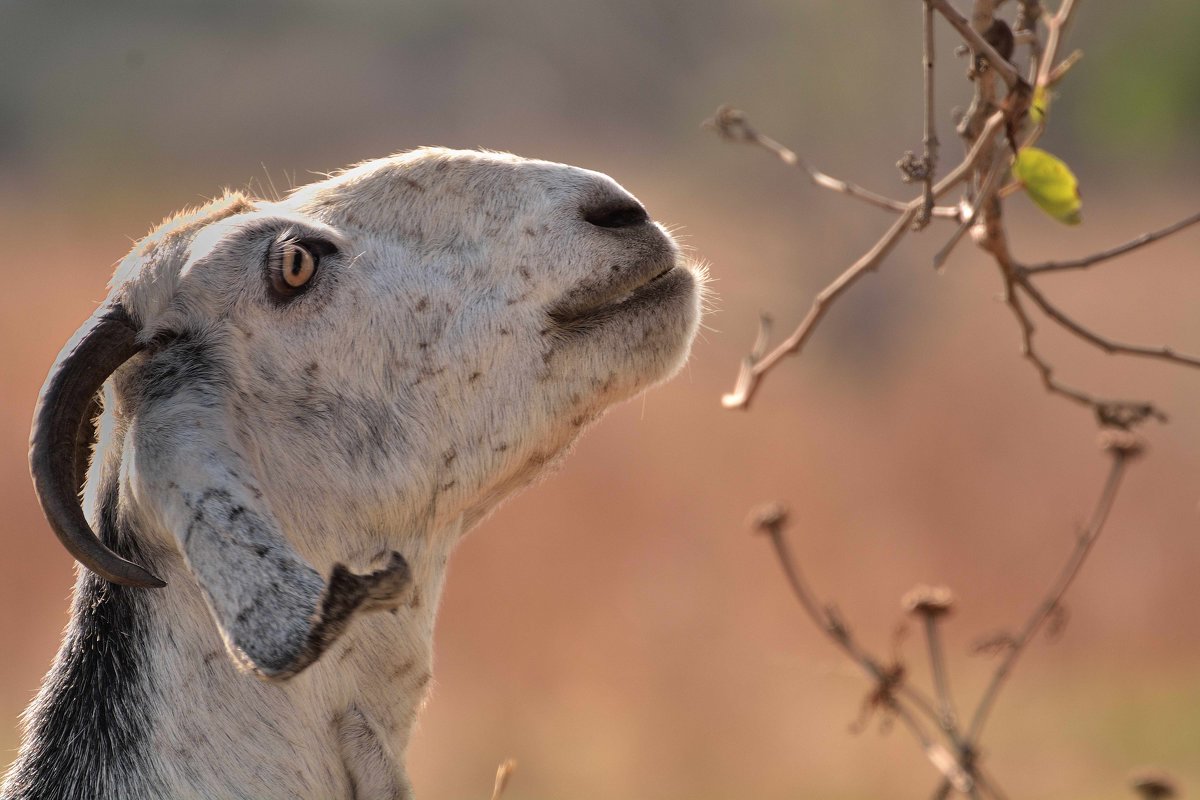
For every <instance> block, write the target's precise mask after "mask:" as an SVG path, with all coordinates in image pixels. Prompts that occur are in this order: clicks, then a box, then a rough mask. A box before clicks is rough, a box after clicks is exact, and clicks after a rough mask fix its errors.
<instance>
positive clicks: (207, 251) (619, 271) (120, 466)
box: [4, 149, 700, 800]
mask: <svg viewBox="0 0 1200 800" xmlns="http://www.w3.org/2000/svg"><path fill="white" fill-rule="evenodd" d="M632 202H633V201H632V198H631V197H630V196H629V195H628V193H626V192H625V191H624V190H623V189H622V188H621V187H619V186H618V185H617V184H616V183H614V182H613V181H612V180H611V179H610V178H608V177H606V176H604V175H601V174H598V173H595V172H589V171H587V170H582V169H577V168H573V167H568V166H565V165H561V164H552V163H547V162H542V161H531V160H525V159H521V158H517V157H515V156H510V155H502V154H495V153H479V152H466V151H448V150H441V149H424V150H419V151H414V152H411V153H407V154H403V155H399V156H395V157H392V158H387V159H380V160H377V161H371V162H367V163H365V164H362V165H359V166H357V167H354V168H352V169H349V170H347V171H345V172H342V173H339V174H337V175H334V176H332V177H330V178H328V179H327V180H323V181H320V182H318V183H314V184H311V185H309V186H306V187H303V188H301V189H299V190H297V191H296V192H294V193H293V194H292V195H290V196H289V197H287V198H286V199H284V200H282V201H279V202H262V201H253V202H246V201H239V200H237V199H236V198H234V199H229V200H226V201H225V202H224V203H217V204H215V205H214V206H213V207H211V208H209V209H206V210H204V211H202V212H201V213H200V214H199V215H198V216H194V217H190V218H185V219H182V220H177V221H174V222H170V223H168V224H167V225H166V226H164V228H162V229H160V231H159V232H158V233H156V234H154V235H153V236H151V237H148V238H147V240H145V241H144V242H143V243H141V244H140V245H139V247H138V248H136V249H135V250H134V252H133V253H131V254H130V256H129V257H128V258H127V259H125V261H124V262H123V263H122V264H121V266H120V267H119V269H118V271H117V274H116V276H114V280H113V284H112V293H111V295H110V299H112V300H114V301H118V302H120V303H121V304H123V305H124V307H125V308H126V309H128V310H129V312H130V314H131V316H132V317H133V318H134V319H135V320H136V321H137V322H138V323H139V324H140V325H141V329H142V333H141V337H142V339H143V340H144V341H146V342H152V341H153V342H163V341H166V342H170V344H167V345H166V346H165V347H163V348H162V349H161V350H154V349H153V348H152V350H151V352H150V353H149V354H148V355H146V356H139V357H137V358H135V359H134V360H133V361H131V362H129V363H128V364H127V365H126V366H125V367H123V368H122V369H121V370H119V371H118V373H117V374H116V375H115V376H114V380H113V381H111V382H110V383H109V385H108V388H107V393H106V404H105V406H106V411H105V418H104V421H103V424H102V426H101V429H102V430H101V440H100V444H99V446H98V449H97V452H98V456H97V458H96V459H95V463H94V464H93V469H92V474H91V480H90V482H89V498H88V505H89V507H92V509H93V522H94V523H95V515H96V514H98V511H96V510H95V508H96V505H97V503H98V502H99V500H98V499H97V497H96V492H97V489H96V486H97V485H98V484H100V483H101V482H102V478H103V475H104V474H105V472H104V471H105V470H109V471H111V472H110V474H112V475H117V474H119V486H120V503H121V511H122V513H123V514H126V515H128V517H129V519H130V520H131V524H132V525H133V527H134V528H135V529H136V530H137V531H138V534H139V537H141V538H140V539H139V542H140V544H141V546H142V549H143V551H144V552H145V553H146V554H147V558H148V559H149V560H150V561H151V564H152V567H153V569H154V571H155V572H156V573H157V574H159V575H160V576H161V577H163V578H164V579H165V580H166V581H167V583H168V586H167V588H165V589H161V590H137V591H140V592H144V593H145V594H144V597H145V598H147V600H146V602H147V603H149V604H150V608H151V609H152V611H153V613H152V614H149V615H148V619H147V626H148V627H147V632H146V635H145V637H144V645H143V646H144V648H145V650H146V652H145V653H144V663H145V668H144V670H143V671H142V672H141V673H139V674H140V678H139V679H140V681H141V683H140V684H139V687H140V688H139V689H138V691H139V692H141V693H143V694H144V695H145V696H146V698H147V700H146V702H147V703H148V704H149V705H150V708H149V710H148V712H147V719H148V724H147V726H146V730H147V731H148V733H147V736H148V737H149V741H147V742H146V743H145V748H144V749H145V751H146V754H147V755H146V758H147V759H148V761H147V763H146V764H145V765H143V766H141V767H137V768H130V771H127V772H126V773H118V775H117V777H116V778H115V779H114V781H115V788H111V787H110V790H109V796H113V797H125V796H130V797H133V796H139V794H138V792H139V787H142V789H144V787H145V786H148V785H150V784H151V783H152V782H153V783H154V785H156V786H157V787H158V788H157V791H159V792H161V793H162V794H161V796H164V797H252V798H260V799H264V800H265V799H266V798H274V797H279V798H294V797H311V798H333V797H351V796H353V797H357V798H363V799H365V798H376V797H380V798H383V797H388V798H407V797H410V796H411V790H410V789H409V784H408V781H407V778H406V776H405V772H404V767H403V758H404V752H405V749H406V747H407V744H408V738H409V732H410V729H411V727H412V724H413V721H414V719H415V717H416V714H417V712H418V709H419V707H420V705H421V703H422V700H423V698H424V695H425V689H426V684H427V683H428V681H429V676H430V674H431V646H432V637H433V625H434V616H435V611H436V607H437V604H438V599H439V596H440V594H441V588H442V581H443V578H444V575H445V568H446V561H447V558H448V557H449V555H450V552H451V550H452V549H453V547H454V545H455V543H456V542H457V541H458V539H459V538H460V537H461V536H462V535H463V533H464V532H465V531H466V530H467V529H469V528H470V527H472V526H473V525H475V524H476V523H477V522H478V521H479V520H481V519H482V518H483V517H484V516H486V515H487V514H488V513H489V512H490V511H491V510H492V509H493V508H494V507H495V506H496V505H497V504H498V503H499V502H500V501H501V500H503V499H504V498H505V497H506V496H509V495H511V494H512V493H513V492H514V491H516V490H517V489H519V488H521V487H522V486H524V485H527V484H528V483H529V482H531V481H532V480H534V479H535V478H536V477H537V476H538V475H540V474H542V473H543V472H544V471H545V470H546V468H547V467H548V466H549V465H551V464H553V463H554V462H556V461H557V460H558V459H559V458H560V457H561V456H562V455H563V454H564V452H565V451H566V450H567V448H568V447H569V446H570V444H571V443H572V442H573V441H574V439H575V438H576V437H577V436H578V435H579V433H580V432H581V430H582V429H583V428H584V427H586V426H587V425H588V424H589V423H590V422H591V421H593V420H594V419H596V418H597V417H598V416H599V415H600V414H601V413H602V412H603V411H604V410H605V409H606V408H607V407H608V406H610V405H612V404H613V403H615V402H618V401H620V400H623V399H626V398H629V397H631V396H633V395H634V394H636V393H638V392H639V391H641V390H643V389H645V388H646V387H647V386H649V385H651V384H653V383H655V382H658V381H660V380H663V379H665V378H666V377H668V376H670V375H671V374H673V373H674V372H675V371H676V370H677V369H678V368H679V366H680V365H681V364H682V363H683V360H684V359H685V358H686V354H687V351H688V348H689V346H690V343H691V340H692V338H693V336H694V334H695V331H696V326H697V324H698V319H699V283H700V280H699V278H698V276H696V275H694V274H693V273H692V271H691V270H690V268H689V267H688V266H687V265H686V264H684V262H683V260H682V259H681V258H680V257H679V254H678V249H677V248H676V246H675V245H674V243H673V242H672V240H671V239H670V237H669V236H668V235H667V234H666V232H665V231H663V230H662V229H661V227H659V226H657V225H653V224H649V223H647V224H641V225H634V226H629V227H617V228H608V227H597V226H596V225H592V224H589V223H588V222H586V221H585V220H584V219H583V215H584V213H585V212H586V211H587V210H588V209H590V208H596V207H598V206H603V205H604V204H606V203H609V204H611V203H616V204H622V203H624V204H626V205H629V204H630V203H632ZM230 210H235V211H236V213H233V214H229V213H228V212H229V211H230ZM285 230H286V231H290V234H291V235H293V236H309V237H317V238H320V239H322V240H325V241H329V242H330V243H333V244H335V245H336V247H337V251H338V252H337V254H336V255H334V256H331V257H329V258H326V259H324V260H323V261H322V263H321V265H320V267H319V270H318V275H317V279H316V280H315V281H314V283H313V287H312V289H311V291H309V292H308V293H306V294H305V295H303V296H301V297H300V298H297V299H295V300H293V301H291V302H289V303H285V304H278V303H273V302H271V301H270V298H269V296H268V289H267V282H266V281H265V279H264V263H265V260H266V259H267V254H268V252H269V250H270V248H271V247H272V246H274V245H273V242H275V241H276V239H277V237H278V235H279V234H280V233H281V232H282V231H285ZM671 266H675V267H676V271H675V272H673V273H672V274H671V275H670V276H668V277H667V278H664V279H663V281H662V282H660V283H658V284H656V285H657V286H661V287H665V288H663V289H661V290H653V287H652V289H651V290H650V291H649V293H648V294H647V293H646V290H643V292H642V295H644V296H642V295H638V294H635V295H633V297H632V298H631V299H629V300H628V301H626V302H624V303H623V304H622V305H620V306H614V308H613V309H611V310H610V311H609V312H606V313H604V314H602V315H599V316H592V317H589V318H587V319H586V321H585V322H584V323H582V324H580V325H578V326H573V325H570V324H567V325H566V328H565V329H564V328H563V327H562V326H560V325H556V324H555V323H554V322H553V321H552V319H551V317H550V316H549V311H551V310H552V309H555V308H557V309H560V310H561V309H564V308H566V309H569V310H574V311H581V310H585V309H587V308H589V307H590V306H592V305H596V304H598V303H600V302H603V301H609V302H610V303H616V302H620V301H621V298H622V296H623V295H625V294H626V292H627V290H628V289H630V288H632V287H637V286H641V285H642V284H644V283H645V282H646V281H648V280H649V279H650V278H651V277H653V276H654V275H656V274H657V273H659V272H661V271H662V270H663V269H665V268H668V267H671ZM639 298H640V299H639ZM180 342H182V343H183V344H179V343H180ZM187 342H194V343H196V344H195V347H194V352H195V353H198V354H201V355H202V356H203V358H202V361H203V363H200V364H191V363H189V362H188V360H187V359H188V358H189V353H192V352H193V349H189V347H190V346H189V345H187V344H186V343H187ZM196 358H197V359H200V355H197V356H196ZM164 383H165V384H167V385H165V386H164V385H161V384H164ZM247 548H251V549H254V550H255V551H256V552H257V553H258V554H259V556H260V558H258V559H255V558H248V557H247V556H246V552H247ZM391 552H397V553H400V554H402V555H403V557H404V559H405V560H407V562H408V565H409V567H410V569H411V576H412V582H411V585H409V586H407V587H406V588H405V589H404V591H403V592H399V591H398V588H397V587H392V588H390V589H387V590H386V591H384V590H381V591H380V594H379V597H378V598H377V599H376V600H372V601H370V603H367V604H364V605H363V606H362V607H361V608H360V612H361V611H376V610H387V609H390V611H391V613H371V614H363V613H359V614H358V615H357V616H356V617H354V619H353V620H351V621H350V622H349V625H348V627H347V628H346V629H345V630H344V632H343V633H342V635H341V636H340V637H339V638H337V639H336V641H333V642H332V643H330V644H328V646H327V647H326V648H325V649H324V651H323V652H322V653H321V654H320V657H319V658H318V660H316V662H315V663H313V664H312V665H311V666H309V667H307V669H303V668H302V669H301V671H299V673H298V674H295V675H294V677H293V676H291V673H290V672H288V671H286V670H283V671H280V672H278V673H273V672H272V669H270V668H266V667H264V666H263V664H264V663H266V662H267V661H269V660H270V659H269V657H268V656H266V655H263V656H255V655H253V654H248V652H247V651H248V650H253V649H254V648H256V647H260V646H261V647H262V648H264V649H270V648H271V647H275V646H276V645H278V647H280V648H284V649H286V647H287V646H288V645H287V643H288V642H292V641H295V640H296V637H301V638H302V637H303V635H304V632H305V630H307V629H308V627H309V626H310V625H311V615H310V614H309V610H310V609H311V608H312V604H313V603H314V602H316V601H315V598H316V597H317V595H319V594H320V592H321V591H322V590H323V587H324V585H325V581H326V580H327V578H328V576H329V575H330V572H331V570H332V569H333V567H334V565H335V564H337V563H343V564H346V565H347V566H349V567H350V568H351V569H352V570H354V571H355V572H360V573H361V572H369V571H371V570H375V569H379V568H380V567H381V566H382V565H383V564H384V562H385V561H386V560H387V558H388V554H389V553H391ZM281 575H286V576H290V578H289V582H288V584H287V586H285V587H283V588H279V587H278V586H276V584H277V583H278V579H279V576H281ZM272 582H274V583H272ZM265 585H270V586H274V587H275V588H273V589H271V590H270V591H267V590H264V589H263V586H265ZM393 589H396V591H393ZM292 628H295V630H294V631H293V630H292ZM276 639H278V641H276ZM248 668H249V669H248ZM254 671H257V672H259V673H261V675H265V676H266V677H268V678H270V677H275V678H278V679H279V680H263V679H262V678H261V677H260V676H256V675H255V674H253V672H254ZM282 679H286V680H282ZM46 691H49V690H46ZM52 701H53V697H46V696H43V697H42V698H41V699H40V700H39V701H38V702H39V703H42V704H48V703H51V702H52ZM30 735H31V736H36V735H38V729H37V728H36V727H35V728H33V729H31V733H30ZM26 747H27V748H28V747H29V744H28V742H27V744H26ZM19 769H20V762H18V769H17V770H14V773H13V774H14V775H16V774H17V772H18V770H19ZM139 770H140V771H141V772H144V773H145V774H141V772H139ZM147 776H152V777H153V781H151V780H150V778H149V777H147ZM10 780H12V781H13V782H12V784H10V785H9V787H8V789H6V793H5V794H4V796H5V797H10V796H11V797H18V796H24V795H22V794H21V793H20V791H19V787H17V788H14V787H16V786H17V783H18V782H17V781H16V780H15V779H13V778H10ZM139 781H141V782H139ZM10 793H11V794H10ZM62 796H64V797H84V796H91V795H89V794H88V791H87V790H85V789H83V788H80V789H79V791H78V792H75V793H72V791H69V790H64V792H63V793H62Z"/></svg>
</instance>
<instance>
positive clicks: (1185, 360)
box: [1015, 274, 1200, 367]
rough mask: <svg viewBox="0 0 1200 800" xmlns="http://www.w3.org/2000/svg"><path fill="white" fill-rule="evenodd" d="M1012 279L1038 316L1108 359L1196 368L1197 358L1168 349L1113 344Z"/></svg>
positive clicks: (1199, 364)
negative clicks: (1138, 358)
mask: <svg viewBox="0 0 1200 800" xmlns="http://www.w3.org/2000/svg"><path fill="white" fill-rule="evenodd" d="M1015 279H1016V281H1017V284H1018V285H1019V286H1020V287H1021V289H1022V291H1024V292H1025V294H1026V295H1028V296H1029V299H1030V300H1032V301H1033V302H1034V303H1035V304H1036V305H1037V307H1038V308H1040V309H1041V310H1042V313H1044V314H1045V315H1046V316H1047V317H1049V318H1050V319H1052V320H1054V321H1055V322H1057V323H1058V324H1059V325H1060V326H1061V327H1063V328H1065V329H1066V330H1068V331H1070V332H1071V333H1073V334H1074V335H1075V336H1077V337H1079V338H1080V339H1082V340H1083V341H1085V342H1087V343H1088V344H1090V345H1093V346H1095V347H1098V348H1100V349H1101V350H1103V351H1104V352H1105V353H1108V354H1110V355H1112V354H1123V355H1129V356H1141V357H1143V358H1157V359H1161V360H1162V361H1169V362H1171V363H1173V364H1182V365H1184V366H1188V367H1200V358H1197V357H1196V356H1189V355H1184V354H1182V353H1176V352H1175V351H1174V350H1173V349H1171V348H1170V347H1143V346H1141V345H1134V344H1122V343H1121V342H1114V341H1113V340H1112V339H1108V338H1106V337H1104V336H1101V335H1100V334H1098V333H1096V332H1095V331H1093V330H1091V329H1089V328H1085V327H1084V326H1083V325H1080V324H1079V323H1078V322H1076V321H1075V320H1073V319H1071V318H1070V317H1068V316H1067V315H1066V314H1064V313H1063V312H1062V311H1060V310H1059V309H1058V307H1057V306H1055V305H1054V304H1053V303H1051V302H1050V301H1049V300H1047V299H1046V296H1045V295H1043V294H1042V293H1041V291H1040V290H1039V289H1038V288H1037V287H1035V286H1034V285H1033V282H1032V281H1030V280H1029V279H1028V278H1026V277H1024V276H1023V275H1020V274H1017V275H1016V276H1015Z"/></svg>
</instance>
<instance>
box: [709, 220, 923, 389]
mask: <svg viewBox="0 0 1200 800" xmlns="http://www.w3.org/2000/svg"><path fill="white" fill-rule="evenodd" d="M916 215H917V207H916V206H910V207H909V208H908V209H907V210H905V212H904V213H903V214H901V215H900V217H899V218H898V219H897V220H896V221H895V222H893V223H892V227H890V228H888V231H887V233H885V234H884V235H883V238H882V239H880V240H879V241H878V242H876V243H875V245H874V246H873V247H872V248H871V249H870V250H868V251H867V252H866V254H864V255H863V256H862V258H860V259H859V260H858V261H856V262H854V263H853V264H852V265H851V266H850V268H849V269H847V270H846V271H845V272H843V273H842V274H841V275H839V276H838V277H837V279H836V280H834V282H833V283H831V284H829V285H828V286H826V287H825V288H824V289H822V290H821V292H820V293H819V294H818V295H817V297H816V299H815V300H813V304H812V306H811V307H810V308H809V310H808V314H807V315H806V316H805V317H804V319H803V321H801V323H800V326H799V327H797V328H796V330H795V331H793V332H792V335H791V336H789V337H788V338H787V339H785V340H784V341H783V343H781V344H780V345H779V346H777V347H776V348H775V349H774V350H772V351H771V352H770V353H767V355H765V356H763V357H762V358H761V359H759V360H758V361H749V360H747V361H745V362H743V364H742V370H741V372H740V373H739V374H738V379H737V383H736V384H735V386H734V387H733V391H732V392H730V393H729V394H726V395H725V396H724V397H722V398H721V405H723V406H725V407H726V408H747V407H749V405H750V400H751V399H752V398H753V397H754V392H755V390H756V389H757V388H758V385H759V382H760V381H761V380H762V376H763V375H765V374H766V373H767V372H768V371H769V370H770V369H771V368H772V367H773V366H775V364H777V363H778V362H779V361H780V359H782V358H783V357H784V356H789V355H792V354H794V353H798V352H800V350H801V348H803V347H804V344H805V342H807V341H808V338H809V337H810V336H811V335H812V333H813V331H814V330H816V327H817V323H818V322H820V321H821V318H822V317H824V316H825V312H827V311H828V310H829V307H830V305H831V304H832V303H833V302H834V301H835V300H837V299H838V298H839V297H840V296H841V295H842V293H843V292H845V291H846V290H847V289H849V288H850V287H851V286H853V285H854V283H855V282H856V281H857V280H858V279H859V278H861V277H862V276H863V275H865V274H866V273H867V272H870V271H871V270H874V269H876V268H877V267H878V266H879V263H880V262H881V261H883V259H884V257H885V256H887V254H888V253H890V252H892V249H893V248H894V247H895V246H896V244H897V243H898V242H899V241H900V240H901V239H902V238H904V234H905V233H907V232H908V229H909V226H910V225H911V224H912V221H913V218H914V217H915V216H916Z"/></svg>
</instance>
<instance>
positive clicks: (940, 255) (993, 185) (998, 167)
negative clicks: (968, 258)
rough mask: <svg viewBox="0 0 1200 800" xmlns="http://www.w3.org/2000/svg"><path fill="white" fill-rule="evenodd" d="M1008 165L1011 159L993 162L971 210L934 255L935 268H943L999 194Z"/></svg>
mask: <svg viewBox="0 0 1200 800" xmlns="http://www.w3.org/2000/svg"><path fill="white" fill-rule="evenodd" d="M1008 166H1009V159H997V160H996V161H995V163H993V164H992V170H991V172H989V173H988V176H987V178H986V179H985V180H984V182H983V186H981V187H980V189H979V194H978V195H977V196H976V198H975V204H974V205H973V206H971V210H970V212H969V213H967V214H966V215H964V219H963V221H962V222H960V223H959V224H958V227H957V228H955V229H954V233H953V234H952V235H951V236H950V240H949V241H947V242H946V244H945V245H943V246H942V249H941V250H938V251H937V253H936V254H935V255H934V256H933V267H934V269H941V268H942V267H943V266H944V265H945V263H946V259H948V258H949V257H950V253H951V251H952V250H954V247H955V245H957V244H958V241H959V240H960V239H961V238H962V237H963V234H965V233H966V232H967V231H969V230H970V229H971V227H972V226H973V225H975V223H976V222H977V221H978V219H979V218H980V212H981V210H982V209H984V208H986V207H987V205H988V203H990V202H991V200H992V198H993V197H995V196H996V195H997V193H998V192H999V190H1000V184H1001V183H1002V182H1003V181H1004V176H1005V175H1007V174H1008Z"/></svg>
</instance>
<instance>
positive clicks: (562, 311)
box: [548, 263, 688, 332]
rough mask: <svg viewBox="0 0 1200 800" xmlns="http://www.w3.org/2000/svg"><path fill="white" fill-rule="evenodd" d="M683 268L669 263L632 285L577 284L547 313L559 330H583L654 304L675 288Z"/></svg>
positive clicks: (681, 279)
mask: <svg viewBox="0 0 1200 800" xmlns="http://www.w3.org/2000/svg"><path fill="white" fill-rule="evenodd" d="M687 272H688V270H687V268H686V267H683V266H680V265H679V264H675V263H671V264H668V265H665V266H663V267H661V268H660V269H658V271H657V272H654V273H652V274H651V277H650V278H649V279H647V280H643V281H641V282H639V283H637V284H635V285H633V286H632V287H630V286H628V285H619V284H618V285H613V286H609V287H596V288H594V289H589V288H583V287H580V289H577V290H575V291H572V292H571V293H570V294H568V295H567V297H564V298H563V299H562V300H560V301H559V302H558V303H556V304H555V305H554V306H552V307H551V308H550V309H549V311H548V315H549V317H550V320H551V321H552V322H553V323H554V325H555V326H556V327H557V328H558V329H559V330H561V331H569V332H584V331H586V330H587V329H589V328H592V327H594V326H596V325H599V324H600V323H602V322H604V321H606V320H608V319H610V318H612V317H615V316H618V315H621V316H623V315H625V314H627V313H630V314H635V313H637V312H638V311H640V310H642V309H644V308H647V307H650V306H653V305H656V304H657V303H658V302H659V301H660V300H662V299H665V298H666V297H668V296H670V295H671V294H673V293H674V292H675V291H676V290H677V289H678V287H679V286H680V284H681V282H683V281H685V280H686V278H687Z"/></svg>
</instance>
